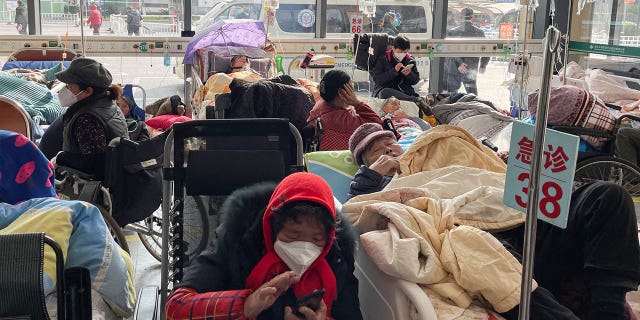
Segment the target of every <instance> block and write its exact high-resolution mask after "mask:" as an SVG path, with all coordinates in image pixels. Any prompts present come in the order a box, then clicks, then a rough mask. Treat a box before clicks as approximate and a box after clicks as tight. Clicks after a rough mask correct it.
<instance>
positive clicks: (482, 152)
mask: <svg viewBox="0 0 640 320" xmlns="http://www.w3.org/2000/svg"><path fill="white" fill-rule="evenodd" d="M357 133H358V131H356V132H355V133H354V136H356V134H357ZM370 134H377V135H381V134H380V133H378V132H376V131H372V132H370ZM367 136H368V135H360V138H359V139H357V141H351V143H350V145H351V146H353V148H352V152H353V154H354V158H355V160H356V162H358V163H359V164H366V162H368V163H370V164H371V162H372V161H373V160H372V159H371V158H370V156H371V154H369V153H370V152H373V153H377V154H378V157H379V158H385V157H386V158H388V161H387V163H388V166H387V167H386V172H384V170H383V171H382V172H383V173H380V172H377V177H378V178H379V179H378V180H375V179H374V178H372V177H373V176H375V175H370V176H364V175H363V174H362V173H363V172H366V171H367V170H370V171H375V170H372V169H371V168H372V167H373V164H371V167H369V168H366V166H361V168H360V170H359V172H358V173H357V174H356V176H355V178H354V180H353V182H352V184H351V192H350V193H351V194H352V195H358V196H356V197H353V198H352V199H350V200H349V201H348V202H347V203H345V205H344V206H343V212H344V214H345V216H347V218H348V219H350V220H351V221H353V222H354V225H355V226H356V228H357V229H358V230H359V231H360V233H361V243H362V247H363V249H364V250H365V251H366V252H367V254H368V255H369V256H370V257H371V258H372V260H373V261H374V263H376V265H377V266H378V267H379V268H380V269H381V270H382V271H384V272H386V273H388V274H390V275H392V276H395V277H399V278H402V279H405V280H409V281H412V282H416V283H418V284H421V285H422V286H423V287H424V288H425V291H426V293H427V294H428V295H429V297H430V298H431V299H432V300H433V301H434V306H435V308H436V311H437V312H438V316H439V318H442V319H453V318H455V317H462V315H463V314H464V315H465V316H469V310H471V309H473V308H474V307H473V306H475V309H474V310H476V311H477V312H476V313H475V318H477V319H483V318H484V319H487V318H488V315H487V314H486V312H484V311H482V308H489V309H491V310H495V311H497V312H498V313H500V314H501V315H502V316H503V317H505V318H507V319H517V317H518V304H519V297H520V280H521V265H520V262H519V259H520V256H521V251H520V250H521V248H522V239H523V228H522V225H523V222H524V214H523V213H522V212H519V211H516V210H513V209H511V208H508V207H506V206H504V205H503V204H502V197H503V189H504V179H505V172H506V166H505V164H504V163H503V162H502V161H501V160H500V159H499V158H498V157H497V156H496V155H495V154H494V153H493V151H491V150H490V149H488V148H487V147H485V146H483V145H482V144H481V143H479V142H478V141H477V140H476V139H475V138H473V137H472V136H471V135H470V134H469V133H468V132H466V131H465V130H464V129H461V128H458V127H454V126H447V125H442V126H438V127H435V128H433V129H431V130H429V131H426V132H425V133H423V134H422V135H421V136H419V137H418V138H417V139H416V141H415V142H414V144H413V145H412V146H411V147H410V148H409V149H408V150H407V151H405V152H404V153H402V155H400V156H398V155H397V153H398V150H397V149H396V148H394V147H393V146H392V145H385V146H384V147H383V148H381V149H380V148H379V149H376V148H375V147H372V144H373V143H374V142H375V139H367ZM352 138H353V137H352ZM374 157H375V154H374ZM365 159H368V160H366V162H363V160H365ZM374 163H375V162H374ZM394 173H396V175H395V176H394V178H393V179H386V180H383V177H384V176H389V175H393V174H394ZM389 180H390V182H388V181H389ZM363 186H368V188H365V187H363ZM605 199H615V200H613V201H612V200H605ZM614 203H615V204H614ZM634 221H635V214H634V209H633V202H632V201H631V198H630V196H629V195H628V193H626V191H624V189H622V188H621V187H620V186H618V185H615V184H611V183H603V182H597V183H594V184H591V185H587V186H584V187H582V188H580V189H578V190H576V191H575V192H574V194H573V198H572V203H571V208H570V212H569V224H568V227H567V229H565V230H561V229H558V228H556V227H555V226H552V225H550V224H547V223H546V222H543V221H541V222H539V223H538V230H537V243H536V246H537V249H536V252H535V254H536V256H535V266H534V274H535V282H534V284H533V289H534V290H533V292H532V300H531V302H532V304H531V318H532V319H578V318H581V319H605V318H610V319H626V318H627V311H626V310H625V293H626V292H627V291H632V290H637V287H638V283H639V282H640V271H638V270H640V269H639V268H640V248H639V246H638V235H637V230H636V224H635V222H634ZM596 226H598V227H596ZM612 230H618V231H620V230H621V232H618V231H616V232H612ZM576 234H581V235H582V236H581V237H577V236H575V235H576ZM613 247H615V248H618V250H619V251H620V252H621V254H620V255H617V254H616V255H612V254H611V250H610V248H613ZM618 250H616V251H618ZM478 307H480V309H477V308H478ZM470 308H471V309H470ZM478 310H479V311H478ZM483 312H484V315H483Z"/></svg>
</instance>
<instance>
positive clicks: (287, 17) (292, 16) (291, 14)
mask: <svg viewBox="0 0 640 320" xmlns="http://www.w3.org/2000/svg"><path fill="white" fill-rule="evenodd" d="M327 16H328V15H327ZM276 21H277V22H278V25H279V26H280V29H282V31H284V32H297V33H315V32H316V6H315V5H311V4H309V5H306V4H280V8H279V9H278V10H277V11H276Z"/></svg>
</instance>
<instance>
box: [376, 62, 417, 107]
mask: <svg viewBox="0 0 640 320" xmlns="http://www.w3.org/2000/svg"><path fill="white" fill-rule="evenodd" d="M398 62H402V64H403V65H405V66H406V65H408V64H413V68H411V72H410V73H409V74H408V75H406V76H405V75H403V74H402V73H400V72H398V71H396V69H395V66H396V64H397V63H398ZM371 77H372V78H373V82H374V86H373V96H374V97H377V96H378V93H379V92H380V91H381V90H382V89H384V88H392V89H396V90H400V91H402V92H404V93H405V94H407V95H410V96H418V94H417V93H416V91H415V90H414V89H413V85H415V84H417V83H418V82H419V81H420V73H418V65H417V63H416V60H415V59H414V58H413V57H411V56H410V55H408V54H407V55H406V56H405V57H404V58H403V59H402V61H398V60H397V59H396V57H395V56H394V55H393V53H392V52H389V51H387V52H385V53H383V54H381V55H379V56H378V57H377V58H376V64H375V66H374V67H373V72H372V73H371Z"/></svg>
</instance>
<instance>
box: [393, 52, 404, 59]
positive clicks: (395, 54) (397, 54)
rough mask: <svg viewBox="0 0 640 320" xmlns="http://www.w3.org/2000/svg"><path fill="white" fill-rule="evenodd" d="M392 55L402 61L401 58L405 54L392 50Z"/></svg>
mask: <svg viewBox="0 0 640 320" xmlns="http://www.w3.org/2000/svg"><path fill="white" fill-rule="evenodd" d="M393 55H394V56H395V57H396V59H398V61H402V59H404V57H406V56H407V54H406V53H405V52H394V53H393Z"/></svg>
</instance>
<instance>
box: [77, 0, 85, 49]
mask: <svg viewBox="0 0 640 320" xmlns="http://www.w3.org/2000/svg"><path fill="white" fill-rule="evenodd" d="M78 3H79V4H80V7H79V10H78V11H79V12H80V47H82V48H81V49H82V56H83V57H84V56H85V50H84V47H85V45H84V14H82V10H83V9H84V0H80V1H79V2H78Z"/></svg>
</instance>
